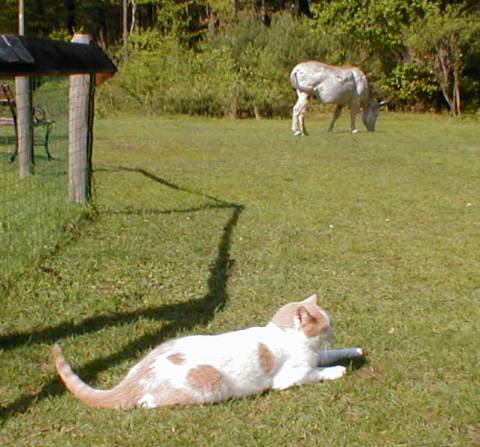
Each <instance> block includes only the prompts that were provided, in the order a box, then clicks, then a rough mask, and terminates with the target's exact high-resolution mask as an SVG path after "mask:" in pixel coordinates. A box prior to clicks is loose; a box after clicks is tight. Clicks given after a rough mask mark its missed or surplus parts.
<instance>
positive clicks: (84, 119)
mask: <svg viewBox="0 0 480 447" xmlns="http://www.w3.org/2000/svg"><path fill="white" fill-rule="evenodd" d="M91 40H92V39H91V36H90V35H89V34H75V35H74V36H73V39H72V42H73V43H80V44H86V45H89V44H90V42H91ZM94 88H95V82H94V75H93V74H82V75H72V76H70V97H69V104H70V113H69V170H68V172H69V180H70V182H69V185H70V189H69V191H70V200H71V201H73V202H86V201H88V200H90V198H91V194H92V191H91V177H92V135H93V94H94Z"/></svg>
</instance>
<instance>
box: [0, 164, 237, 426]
mask: <svg viewBox="0 0 480 447" xmlns="http://www.w3.org/2000/svg"><path fill="white" fill-rule="evenodd" d="M104 170H108V171H118V172H121V171H130V172H135V173H138V174H141V175H144V176H145V177H147V178H149V179H151V180H153V181H155V182H158V183H160V184H162V185H164V186H167V187H169V188H172V189H175V190H178V191H184V192H189V193H192V194H196V195H199V196H202V197H205V198H209V199H211V200H213V201H214V202H215V204H214V205H207V206H205V207H199V208H198V209H195V211H202V210H203V209H208V208H223V209H230V210H231V212H232V214H231V216H230V218H229V219H228V221H227V223H226V224H225V226H224V228H223V232H222V235H221V237H220V241H219V243H218V250H217V256H216V258H215V260H214V261H213V263H212V265H211V267H210V272H209V277H208V292H207V293H206V294H205V295H204V296H203V297H202V298H200V299H192V300H189V301H187V302H184V303H178V304H165V305H161V306H158V307H149V308H146V309H143V310H139V311H134V312H118V313H114V314H108V315H101V316H98V317H91V318H87V319H85V320H84V321H83V322H81V323H79V324H71V323H63V324H60V325H58V326H56V327H52V328H47V329H43V330H38V331H30V332H24V333H17V334H11V335H6V336H1V337H0V347H1V348H2V349H3V350H7V349H13V348H15V347H18V346H21V345H25V344H32V343H54V342H55V341H58V340H60V339H62V338H65V337H69V336H72V335H80V334H85V333H88V332H95V331H98V330H101V329H102V328H105V327H108V326H121V325H124V324H128V323H131V322H134V321H136V320H138V318H140V317H144V318H149V319H153V320H166V321H169V323H168V324H166V325H164V327H163V328H162V329H161V330H160V331H158V332H156V333H153V334H145V335H143V336H141V337H139V338H137V339H136V340H134V341H132V342H130V343H128V344H126V345H124V346H122V347H121V348H119V350H118V351H117V352H116V353H114V354H112V355H109V356H106V357H102V358H99V359H96V360H94V361H91V362H89V363H87V364H85V365H84V366H83V367H81V368H78V369H77V372H78V373H79V375H80V376H81V377H83V378H84V379H85V380H87V381H90V380H92V379H93V378H95V376H96V375H97V374H98V373H99V372H100V371H103V370H106V369H108V368H110V367H112V366H113V365H116V364H118V363H120V362H122V361H124V360H126V359H131V358H132V353H134V352H137V351H139V350H140V351H143V350H145V349H147V348H150V347H152V346H154V345H157V344H158V343H161V342H162V341H164V340H166V339H169V338H172V337H174V336H176V334H177V333H178V332H179V331H183V330H188V329H190V328H193V327H194V326H196V325H199V324H200V325H206V324H207V323H208V322H209V321H210V320H212V319H213V317H214V316H215V313H216V312H217V311H218V310H221V309H222V308H223V307H224V306H225V304H226V302H227V300H228V293H227V282H228V278H229V270H230V268H231V266H232V264H233V260H232V259H231V258H230V246H231V238H232V234H233V230H234V228H235V226H236V225H237V222H238V219H239V217H240V214H241V213H242V211H243V209H244V207H243V205H237V204H234V203H229V202H225V201H223V200H220V199H217V198H215V197H212V196H208V195H204V194H201V193H198V192H195V191H190V190H188V189H185V188H182V187H180V186H178V185H176V184H174V183H171V182H168V181H166V180H164V179H162V178H160V177H157V176H155V175H154V174H151V173H149V172H148V171H145V170H144V169H132V168H114V169H104ZM184 211H185V210H172V211H165V212H163V213H167V212H170V213H175V212H184ZM191 211H192V210H190V212H191ZM64 391H65V387H64V386H63V384H62V383H60V382H59V381H58V379H57V378H52V379H50V380H49V381H48V382H47V383H46V384H45V385H44V386H43V387H42V389H41V390H40V391H38V392H35V393H34V394H33V395H32V394H31V393H30V394H24V395H22V396H20V397H19V398H18V399H17V400H15V401H14V402H12V403H11V404H10V405H7V406H5V407H2V408H0V419H1V420H2V421H3V422H5V420H7V419H8V418H9V417H11V416H13V415H15V414H17V413H23V412H25V411H27V410H28V409H29V408H30V407H31V406H32V405H34V404H35V403H36V402H37V401H38V400H40V399H44V398H46V397H52V396H56V395H59V394H61V393H63V392H64Z"/></svg>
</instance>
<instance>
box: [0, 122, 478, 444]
mask: <svg viewBox="0 0 480 447" xmlns="http://www.w3.org/2000/svg"><path fill="white" fill-rule="evenodd" d="M328 119H329V117H328V118H327V117H321V119H320V118H319V117H317V118H312V117H311V116H308V117H307V120H308V122H307V124H308V125H309V130H310V133H311V136H309V137H304V138H297V139H295V138H293V137H292V136H291V134H290V130H289V127H290V123H289V121H287V120H264V121H254V120H245V121H233V120H214V119H208V120H207V119H201V118H186V117H169V118H168V117H166V118H151V117H145V116H143V117H122V118H109V119H100V120H97V123H96V133H95V135H96V145H95V154H94V169H95V173H94V188H95V210H93V211H92V212H90V213H89V214H88V218H84V219H83V220H81V221H80V222H79V223H75V224H70V225H67V226H66V227H65V228H66V230H65V231H66V233H65V234H64V236H63V237H62V238H61V239H59V240H58V242H57V244H56V248H55V250H54V251H52V253H51V254H50V255H48V256H46V257H44V258H42V260H41V266H38V265H37V266H32V268H31V270H30V271H28V272H26V273H25V274H23V275H21V276H19V277H18V278H16V280H15V281H14V282H13V283H12V284H11V285H10V286H9V287H8V288H6V289H5V290H4V291H3V292H2V293H3V296H2V306H1V310H0V407H1V408H0V418H1V423H0V424H1V425H0V444H1V445H5V446H7V445H8V446H10V445H11V446H62V447H63V446H114V445H115V446H116V445H118V446H162V447H163V446H194V445H195V446H197V445H198V446H287V445H292V446H293V445H295V446H296V445H307V446H316V445H319V446H320V445H321V446H432V447H433V446H462V447H463V446H474V445H479V443H480V423H479V421H480V386H479V385H480V380H479V378H480V373H479V360H480V348H479V341H480V329H479V328H480V325H479V323H478V322H479V320H480V306H479V300H480V142H479V141H480V140H479V129H480V127H479V123H478V122H475V121H474V120H471V119H465V120H457V121H455V120H452V119H449V118H447V117H443V116H432V115H402V114H384V115H382V116H381V118H380V120H379V122H378V124H377V132H375V133H367V132H365V131H362V132H360V133H359V134H357V135H354V136H352V135H351V134H350V133H349V132H348V130H347V129H348V127H349V126H348V120H347V118H346V117H342V119H341V120H340V121H339V123H338V128H337V130H336V131H335V132H333V133H330V134H328V133H327V132H326V131H325V130H326V128H327V125H328ZM67 233H68V234H67ZM39 267H41V268H39ZM314 292H316V293H317V294H319V296H321V301H322V303H323V306H324V307H325V308H326V309H327V310H328V311H329V313H330V314H331V316H332V319H333V323H334V328H335V331H336V339H335V342H334V345H335V346H362V347H363V348H365V349H366V350H367V352H368V361H367V363H366V364H364V365H363V366H361V367H359V368H352V369H351V370H350V371H349V374H348V375H347V376H346V377H345V378H343V379H341V380H339V381H336V382H332V383H325V384H317V385H311V386H303V387H298V388H293V389H290V390H287V391H284V392H269V393H266V394H264V395H261V396H256V397H252V398H248V399H244V400H234V401H228V402H225V403H220V404H217V405H208V406H197V407H193V406H191V407H173V408H162V409H156V410H142V409H138V410H134V411H130V412H115V411H112V410H99V409H92V408H88V407H86V406H84V405H83V404H81V403H80V402H78V401H77V400H75V399H74V398H73V397H72V396H71V395H70V394H68V393H66V392H65V390H64V387H63V385H62V384H60V383H59V381H58V379H57V377H56V374H55V371H54V368H53V365H52V361H51V354H50V352H51V346H52V344H53V343H54V342H56V341H59V342H60V344H61V345H62V347H63V348H64V351H65V354H66V356H67V358H68V359H69V360H70V361H71V363H72V366H73V367H74V368H75V369H76V371H77V372H79V373H80V374H81V376H82V377H83V378H84V379H85V380H87V381H88V382H89V383H91V384H93V385H94V386H97V387H100V388H107V387H111V386H112V385H114V384H116V383H117V382H118V381H119V380H120V379H121V378H122V376H123V375H124V374H125V373H126V371H127V370H128V368H130V367H131V366H132V365H133V364H134V363H135V362H136V361H138V360H139V358H141V357H142V356H143V355H144V354H145V353H147V352H148V351H149V349H150V348H151V347H153V346H155V345H156V344H158V343H160V342H162V341H163V340H165V339H168V338H172V337H177V336H180V335H184V334H187V333H217V332H222V331H228V330H233V329H239V328H244V327H247V326H251V325H258V324H264V323H266V322H267V321H268V320H269V318H270V317H271V316H272V315H273V313H274V312H275V310H276V309H277V308H278V307H279V306H281V305H282V304H284V303H286V302H288V301H294V300H300V299H304V298H306V297H307V296H308V295H309V294H311V293H314Z"/></svg>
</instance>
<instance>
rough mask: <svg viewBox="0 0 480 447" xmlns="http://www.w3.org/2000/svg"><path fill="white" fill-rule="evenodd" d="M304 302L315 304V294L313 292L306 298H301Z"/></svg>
mask: <svg viewBox="0 0 480 447" xmlns="http://www.w3.org/2000/svg"><path fill="white" fill-rule="evenodd" d="M303 302H304V303H306V304H315V305H316V304H317V295H316V294H315V293H314V294H313V295H310V296H309V297H308V298H307V299H306V300H303Z"/></svg>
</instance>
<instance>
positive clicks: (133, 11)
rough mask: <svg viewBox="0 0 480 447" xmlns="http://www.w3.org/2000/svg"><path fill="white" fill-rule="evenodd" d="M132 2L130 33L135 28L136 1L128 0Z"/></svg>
mask: <svg viewBox="0 0 480 447" xmlns="http://www.w3.org/2000/svg"><path fill="white" fill-rule="evenodd" d="M130 2H131V3H132V23H131V24H130V34H132V33H134V32H135V31H136V30H137V2H136V0H130Z"/></svg>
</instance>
